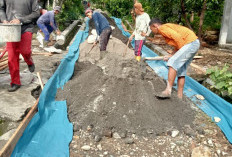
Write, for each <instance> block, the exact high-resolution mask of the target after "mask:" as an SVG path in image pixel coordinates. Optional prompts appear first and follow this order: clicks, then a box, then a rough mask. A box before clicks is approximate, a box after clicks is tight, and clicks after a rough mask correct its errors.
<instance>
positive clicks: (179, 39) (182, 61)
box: [149, 19, 200, 99]
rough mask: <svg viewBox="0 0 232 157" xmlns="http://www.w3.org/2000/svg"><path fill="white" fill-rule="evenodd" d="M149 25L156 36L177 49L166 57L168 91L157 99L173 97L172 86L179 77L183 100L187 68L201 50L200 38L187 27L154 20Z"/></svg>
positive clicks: (180, 93)
mask: <svg viewBox="0 0 232 157" xmlns="http://www.w3.org/2000/svg"><path fill="white" fill-rule="evenodd" d="M149 25H150V28H151V30H152V32H153V33H154V34H158V33H159V34H161V35H162V36H163V37H164V38H165V41H166V43H167V44H169V45H171V46H174V47H175V51H173V52H171V54H170V55H168V56H164V60H165V61H168V63H167V65H168V67H169V71H168V82H167V87H166V89H165V90H164V91H163V92H161V93H160V94H159V95H157V97H158V98H161V99H164V98H170V97H171V92H172V86H173V84H174V81H175V78H176V76H177V77H178V81H177V82H178V83H177V84H178V97H179V98H180V99H182V97H183V89H184V84H185V75H186V71H187V67H188V65H189V64H190V63H191V61H192V59H193V57H194V55H195V54H196V53H197V51H198V49H199V48H200V42H199V40H198V37H197V36H196V35H195V33H194V32H193V31H192V30H190V29H188V28H187V27H184V26H181V25H177V24H172V23H167V24H162V22H161V21H160V20H159V19H152V20H151V22H150V23H149Z"/></svg>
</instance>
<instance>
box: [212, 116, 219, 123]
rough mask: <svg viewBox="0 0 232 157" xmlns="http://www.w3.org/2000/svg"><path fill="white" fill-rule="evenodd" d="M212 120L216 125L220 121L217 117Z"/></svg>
mask: <svg viewBox="0 0 232 157" xmlns="http://www.w3.org/2000/svg"><path fill="white" fill-rule="evenodd" d="M213 119H214V121H215V122H216V123H218V122H220V121H221V118H219V117H214V118H213Z"/></svg>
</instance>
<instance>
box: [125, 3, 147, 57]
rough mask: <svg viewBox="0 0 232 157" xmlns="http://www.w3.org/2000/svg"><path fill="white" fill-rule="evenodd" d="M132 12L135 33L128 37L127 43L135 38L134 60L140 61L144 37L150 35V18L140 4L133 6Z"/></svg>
mask: <svg viewBox="0 0 232 157" xmlns="http://www.w3.org/2000/svg"><path fill="white" fill-rule="evenodd" d="M134 12H135V14H136V19H135V31H134V32H133V34H132V35H131V36H130V38H129V41H132V40H133V38H134V37H135V50H134V51H135V52H134V53H135V59H136V60H137V61H140V60H141V56H142V48H143V45H144V43H145V36H149V34H150V33H151V30H150V28H149V22H150V17H149V15H148V14H147V13H145V12H144V9H143V7H142V4H141V3H135V4H134Z"/></svg>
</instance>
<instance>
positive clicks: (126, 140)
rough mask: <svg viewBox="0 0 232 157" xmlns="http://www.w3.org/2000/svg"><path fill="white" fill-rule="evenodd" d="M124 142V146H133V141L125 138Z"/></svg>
mask: <svg viewBox="0 0 232 157" xmlns="http://www.w3.org/2000/svg"><path fill="white" fill-rule="evenodd" d="M124 142H125V143H126V144H133V143H134V140H133V139H132V138H126V139H125V140H124Z"/></svg>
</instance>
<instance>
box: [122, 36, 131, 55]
mask: <svg viewBox="0 0 232 157" xmlns="http://www.w3.org/2000/svg"><path fill="white" fill-rule="evenodd" d="M129 43H130V40H128V42H127V44H126V51H125V53H123V57H125V55H126V53H127V49H128V45H129Z"/></svg>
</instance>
